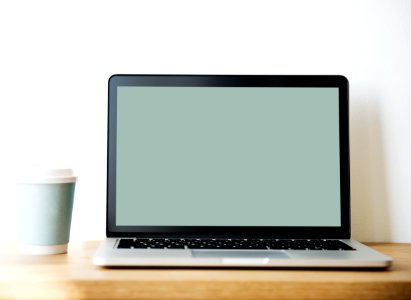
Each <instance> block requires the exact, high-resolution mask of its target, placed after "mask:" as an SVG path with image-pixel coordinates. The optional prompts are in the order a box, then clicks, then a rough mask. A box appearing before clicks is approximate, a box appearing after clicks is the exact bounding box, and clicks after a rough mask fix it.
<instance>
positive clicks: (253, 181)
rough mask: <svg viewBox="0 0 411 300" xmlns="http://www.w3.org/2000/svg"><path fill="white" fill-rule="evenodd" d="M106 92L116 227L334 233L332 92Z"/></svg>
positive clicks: (336, 185)
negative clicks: (112, 119) (111, 95)
mask: <svg viewBox="0 0 411 300" xmlns="http://www.w3.org/2000/svg"><path fill="white" fill-rule="evenodd" d="M115 92H116V98H117V102H116V128H115V131H116V132H115V134H116V143H115V145H116V146H115V160H116V164H115V170H112V172H115V178H116V179H115V180H116V188H115V199H116V201H115V223H116V224H115V225H116V226H275V227H278V226H279V227H282V226H284V227H293V226H297V227H322V226H324V227H339V226H341V191H340V140H339V132H340V128H339V122H340V120H339V89H338V87H261V86H260V87H241V86H234V87H226V86H132V85H127V86H117V87H116V91H115Z"/></svg>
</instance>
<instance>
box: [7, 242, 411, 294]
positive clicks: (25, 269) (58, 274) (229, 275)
mask: <svg viewBox="0 0 411 300" xmlns="http://www.w3.org/2000/svg"><path fill="white" fill-rule="evenodd" d="M98 244H99V242H96V241H90V242H83V243H77V244H70V246H69V253H68V254H62V255H53V256H22V255H19V254H18V251H17V248H16V246H3V247H2V249H0V299H408V300H410V299H411V244H368V245H370V246H371V247H373V248H374V249H376V250H378V251H380V252H382V253H385V254H387V255H389V256H391V257H393V258H394V264H393V266H392V267H391V269H389V270H387V271H370V270H365V271H364V270H354V271H353V270H273V269H269V270H267V269H252V270H250V269H148V268H147V269H103V268H99V267H95V266H94V265H92V262H91V257H92V256H93V254H94V252H95V251H96V248H97V246H98Z"/></svg>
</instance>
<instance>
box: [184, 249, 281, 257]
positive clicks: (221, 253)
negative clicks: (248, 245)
mask: <svg viewBox="0 0 411 300" xmlns="http://www.w3.org/2000/svg"><path fill="white" fill-rule="evenodd" d="M191 254H192V256H193V257H194V258H236V259H258V258H262V259H264V258H268V259H284V258H289V256H288V255H287V254H285V253H284V252H282V251H264V250H263V251H252V250H245V251H242V250H191Z"/></svg>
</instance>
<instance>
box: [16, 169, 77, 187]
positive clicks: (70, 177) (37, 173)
mask: <svg viewBox="0 0 411 300" xmlns="http://www.w3.org/2000/svg"><path fill="white" fill-rule="evenodd" d="M76 181H77V177H76V176H74V174H73V169H47V168H38V167H36V168H29V169H26V170H24V171H22V173H21V174H20V176H19V179H18V182H19V183H71V182H76Z"/></svg>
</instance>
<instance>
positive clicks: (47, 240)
mask: <svg viewBox="0 0 411 300" xmlns="http://www.w3.org/2000/svg"><path fill="white" fill-rule="evenodd" d="M76 181H77V177H76V176H74V175H73V170H72V169H42V168H35V169H31V170H28V171H26V172H24V176H23V177H21V178H20V179H19V182H18V184H17V199H18V211H17V214H18V220H17V221H18V227H19V240H20V243H21V251H22V252H23V253H24V254H35V255H36V254H37V255H48V254H59V253H66V252H67V246H68V242H69V239H70V226H71V216H72V210H73V200H74V190H75V183H76Z"/></svg>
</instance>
